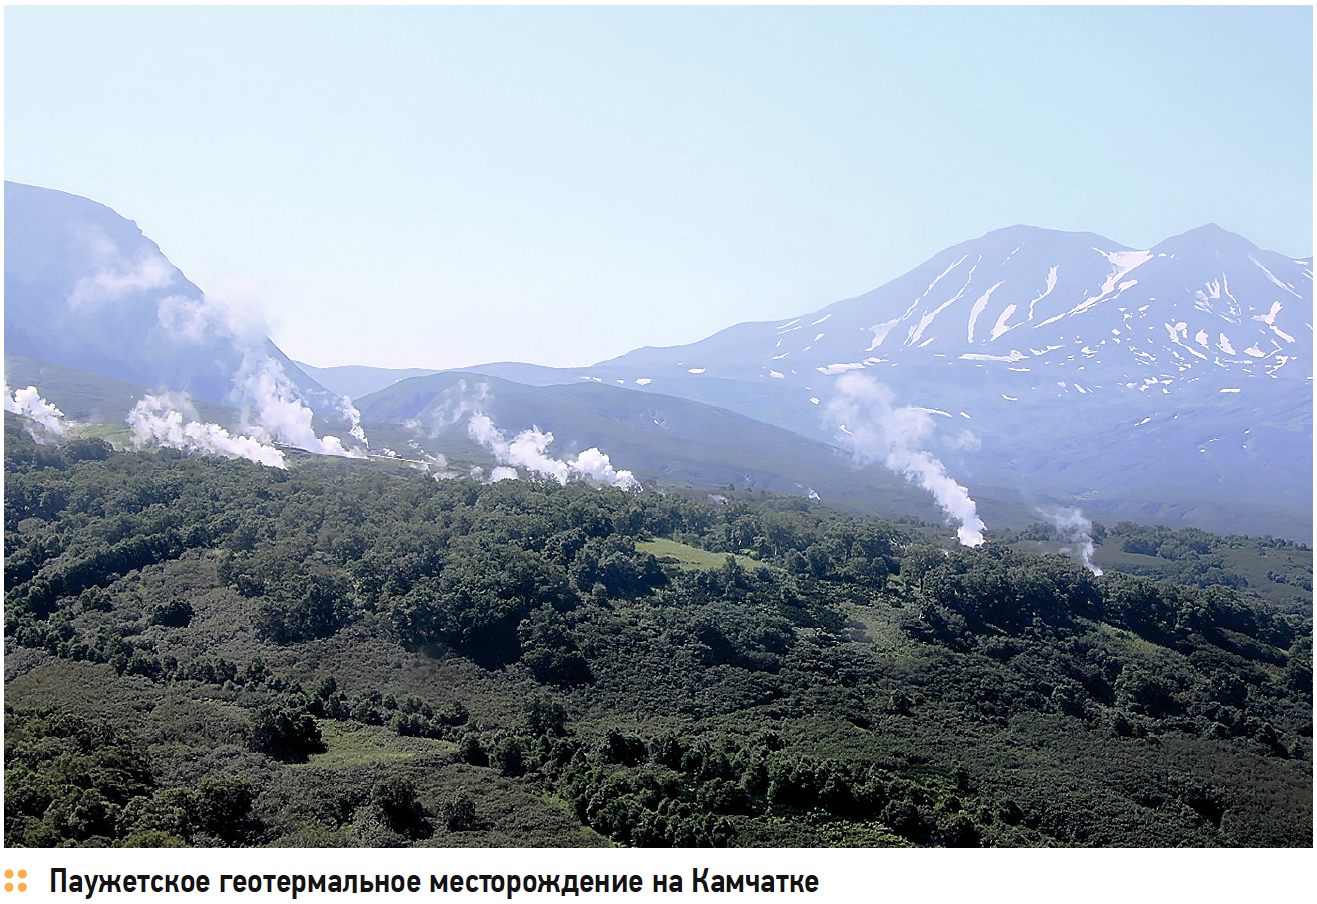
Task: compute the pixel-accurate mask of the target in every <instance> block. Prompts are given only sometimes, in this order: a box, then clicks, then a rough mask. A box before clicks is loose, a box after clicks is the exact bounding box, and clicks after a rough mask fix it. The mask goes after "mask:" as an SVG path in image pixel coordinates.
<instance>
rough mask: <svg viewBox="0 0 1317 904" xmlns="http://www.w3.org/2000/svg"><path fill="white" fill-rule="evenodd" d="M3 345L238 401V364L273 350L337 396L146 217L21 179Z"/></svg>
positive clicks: (300, 379) (10, 204)
mask: <svg viewBox="0 0 1317 904" xmlns="http://www.w3.org/2000/svg"><path fill="white" fill-rule="evenodd" d="M5 351H6V353H7V354H12V355H21V356H24V357H27V358H31V359H34V360H38V361H46V362H50V363H53V364H60V365H63V366H65V367H72V368H77V369H79V370H83V371H89V372H93V373H99V374H104V375H106V376H109V377H114V378H116V379H119V380H125V381H128V382H130V383H135V384H140V385H143V386H147V387H151V388H153V389H165V390H171V391H178V392H186V393H188V394H189V395H191V396H194V397H196V398H198V399H203V400H205V401H209V402H215V403H225V402H233V401H240V400H241V398H240V397H241V395H242V387H240V386H239V385H237V384H238V383H240V382H242V379H243V377H241V376H240V374H243V375H247V376H249V375H250V372H251V371H252V369H253V368H259V367H262V366H264V365H265V362H267V361H270V362H274V363H275V364H276V365H277V366H278V368H279V370H281V371H282V373H283V375H284V376H285V377H286V379H287V380H288V382H289V383H291V384H292V386H293V387H295V389H296V391H297V392H298V393H299V394H300V395H301V396H302V397H303V398H304V399H306V400H307V401H308V402H309V403H310V404H311V405H312V406H313V407H315V408H319V409H325V410H334V409H335V408H336V407H337V406H338V399H337V397H335V396H333V395H332V394H331V393H329V392H327V391H326V390H325V388H324V387H323V386H321V385H320V384H318V383H317V382H316V381H315V380H313V379H311V378H310V377H308V376H307V375H306V374H305V373H303V372H302V371H301V370H300V369H299V368H298V367H297V366H296V365H295V364H293V362H292V361H291V360H289V358H288V357H287V356H286V355H284V353H283V352H282V351H280V350H279V349H278V348H277V347H276V346H275V345H274V343H273V342H271V341H270V340H269V339H268V338H267V337H265V336H264V335H261V333H260V331H259V328H258V327H255V326H253V325H251V324H247V323H243V322H242V321H241V319H240V318H238V317H236V316H235V315H234V313H233V312H231V311H229V310H227V309H226V308H225V307H224V306H223V305H220V304H218V303H216V302H214V301H213V300H211V299H208V298H207V297H206V295H205V293H204V292H202V290H201V289H199V288H198V287H197V286H196V285H194V284H193V283H192V282H191V281H190V280H188V278H187V277H186V276H184V275H183V273H182V272H181V271H180V270H179V269H178V268H177V267H175V266H174V265H173V264H171V263H170V262H169V259H168V258H166V257H165V255H164V254H163V253H162V252H161V250H160V247H159V246H158V245H156V243H155V242H153V241H151V240H150V239H149V238H147V237H146V236H145V235H143V234H142V231H141V229H139V228H138V226H137V224H136V223H134V222H133V221H131V220H128V219H125V218H124V217H122V216H120V215H119V214H117V213H115V212H114V211H113V210H111V209H110V208H108V207H106V206H105V205H103V204H98V203H96V202H95V201H90V200H88V199H86V198H81V197H78V196H77V195H71V194H67V193H65V192H61V191H53V190H51V189H47V188H39V187H36V186H32V185H21V184H19V183H15V182H6V183H5ZM244 367H246V368H247V370H246V371H244Z"/></svg>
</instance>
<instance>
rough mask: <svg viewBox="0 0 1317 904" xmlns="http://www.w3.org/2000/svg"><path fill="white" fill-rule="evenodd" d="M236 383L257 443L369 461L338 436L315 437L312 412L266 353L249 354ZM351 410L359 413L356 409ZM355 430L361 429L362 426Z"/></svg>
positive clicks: (237, 391)
mask: <svg viewBox="0 0 1317 904" xmlns="http://www.w3.org/2000/svg"><path fill="white" fill-rule="evenodd" d="M233 381H234V396H235V397H236V398H237V400H238V401H239V402H240V403H241V404H243V405H246V406H248V407H249V408H250V410H249V411H248V412H247V413H246V416H247V419H248V422H247V425H246V426H247V429H250V430H251V431H252V432H253V434H254V435H255V436H256V438H257V439H259V440H261V441H263V442H279V443H283V444H284V445H288V446H296V447H297V448H299V449H305V450H306V451H308V452H316V453H319V454H320V455H337V456H340V457H344V458H366V457H368V456H367V455H366V453H365V452H363V451H362V450H360V449H349V448H347V447H345V446H344V445H343V441H342V440H341V439H339V438H338V437H337V436H328V435H326V436H324V437H319V436H316V433H315V430H314V429H312V427H311V418H312V412H311V409H310V408H308V407H307V406H306V404H305V403H304V402H303V401H302V399H301V395H300V393H299V392H298V390H297V387H296V386H295V385H293V381H292V380H290V379H288V375H287V374H285V373H284V369H283V367H282V365H280V364H279V362H278V361H276V360H274V359H273V358H271V357H270V356H269V355H267V354H265V353H264V352H263V351H261V352H249V353H248V354H247V355H246V356H245V357H244V358H243V361H242V366H241V367H240V368H239V369H238V372H237V373H236V374H235V375H234V377H233ZM352 410H353V411H356V409H355V408H354V409H352ZM358 418H360V415H358ZM356 426H357V428H358V429H360V424H359V423H358V424H357V425H356ZM362 435H363V436H364V434H362Z"/></svg>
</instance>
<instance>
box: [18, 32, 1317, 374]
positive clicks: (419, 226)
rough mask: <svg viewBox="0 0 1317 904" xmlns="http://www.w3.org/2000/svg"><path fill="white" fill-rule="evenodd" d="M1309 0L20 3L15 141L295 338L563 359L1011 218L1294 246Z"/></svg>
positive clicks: (360, 352)
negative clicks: (1193, 3) (1136, 2)
mask: <svg viewBox="0 0 1317 904" xmlns="http://www.w3.org/2000/svg"><path fill="white" fill-rule="evenodd" d="M1312 16H1313V13H1312V8H1311V7H1302V6H1299V7H1270V8H1257V7H1226V8H1222V7H1158V8H1140V7H1042V8H1039V7H968V8H967V7H876V8H875V7H831V8H811V7H786V8H777V7H756V8H738V7H721V8H700V7H695V8H691V7H657V8H655V7H646V8H632V7H581V8H536V7H530V8H484V7H474V8H444V7H395V8H378V7H357V8H339V7H313V8H297V7H293V8H287V7H285V8H264V7H216V8H208V7H186V8H161V7H139V8H105V7H93V8H87V7H80V8H70V7H12V6H10V7H6V9H5V12H4V23H5V30H4V49H5V64H4V66H5V70H4V75H5V87H4V91H5V121H4V125H5V132H4V135H5V163H4V170H5V178H7V179H12V180H16V181H19V182H27V183H33V184H37V185H43V186H47V187H50V188H57V189H61V190H64V191H69V192H73V193H75V194H80V195H85V196H87V197H90V198H93V199H94V200H97V201H100V202H102V203H104V204H108V205H109V206H111V207H113V208H114V209H115V210H117V211H118V212H119V213H121V214H123V215H124V216H126V217H129V218H130V219H134V220H136V221H137V222H138V224H139V225H140V226H141V227H142V229H143V230H144V231H145V232H146V233H147V235H149V236H150V237H151V238H153V239H155V240H156V241H157V242H158V243H159V244H160V246H161V248H162V249H163V250H164V252H165V254H166V255H167V256H169V258H170V259H171V260H172V261H173V262H174V263H175V264H177V265H178V266H179V267H181V268H182V269H183V271H184V272H185V273H186V274H187V275H188V276H189V277H190V278H191V279H192V280H193V281H194V282H196V283H197V284H198V285H200V286H201V287H202V288H203V289H205V290H207V291H208V292H211V293H213V294H216V295H223V294H227V295H229V296H231V297H241V298H245V299H247V300H248V301H249V302H250V303H254V304H258V305H259V306H260V307H261V308H262V309H263V310H264V312H265V314H266V316H267V317H268V319H269V321H270V329H271V334H272V336H273V338H274V339H275V341H276V342H278V343H279V344H280V346H281V347H282V348H284V350H285V351H286V352H288V353H289V354H290V355H292V356H293V357H294V358H298V359H300V360H304V361H306V362H308V363H310V364H314V365H317V366H329V365H335V364H349V363H357V364H372V365H379V366H429V367H456V366H463V365H470V364H476V363H480V362H484V361H492V360H523V361H532V362H536V363H543V364H554V365H578V364H588V363H592V362H594V361H597V360H601V359H604V358H608V357H612V356H614V355H617V354H621V353H622V352H625V351H627V350H629V349H631V348H633V347H636V346H639V345H645V344H651V345H670V344H675V343H680V342H688V341H693V340H695V339H698V338H701V337H703V336H705V335H707V334H709V333H711V332H713V331H715V330H717V329H720V328H722V327H725V326H728V325H731V324H733V323H736V322H739V321H743V320H765V319H773V318H781V317H787V316H792V315H795V314H798V313H802V312H806V311H809V310H813V309H815V308H817V307H820V306H822V305H824V304H827V303H829V302H832V301H836V300H838V299H841V298H846V297H850V296H853V295H857V294H859V293H861V292H865V291H868V290H869V289H871V288H874V287H876V286H878V285H881V284H882V283H884V282H886V281H888V280H889V279H892V278H894V277H896V276H898V275H900V274H901V273H903V272H905V271H906V270H908V269H910V268H912V267H914V266H916V265H918V264H919V263H921V262H923V261H924V260H925V259H927V258H928V257H930V256H931V255H933V254H934V253H936V252H937V251H940V250H941V249H943V248H945V247H947V246H948V245H952V244H954V243H956V242H960V241H963V240H965V239H969V238H973V237H976V236H979V235H981V234H983V233H984V232H987V231H989V230H991V229H995V228H998V227H1001V226H1008V225H1012V224H1015V223H1028V224H1031V225H1035V226H1042V227H1048V228H1055V229H1065V230H1078V231H1091V232H1096V233H1099V234H1101V235H1104V236H1106V237H1108V238H1110V239H1113V240H1115V241H1118V242H1122V243H1124V244H1126V245H1130V246H1134V247H1137V248H1145V247H1148V246H1150V245H1152V244H1154V243H1156V242H1158V241H1160V240H1161V239H1163V238H1166V237H1168V236H1170V235H1175V234H1178V233H1180V232H1184V231H1186V230H1188V229H1191V228H1194V227H1196V226H1200V225H1202V224H1204V223H1207V222H1216V223H1218V224H1220V225H1221V226H1223V227H1224V228H1226V229H1229V230H1231V231H1234V232H1237V233H1240V234H1241V235H1244V236H1245V237H1247V238H1249V239H1250V240H1252V241H1253V242H1255V243H1257V244H1258V245H1260V246H1262V247H1264V248H1267V249H1270V250H1274V251H1279V252H1281V253H1284V254H1287V255H1290V256H1294V257H1303V256H1307V255H1309V254H1311V253H1312V250H1313V248H1312V225H1313V206H1312V200H1313V182H1312V174H1313V152H1312V135H1313V118H1312V117H1313V96H1312V89H1313V63H1312V40H1313V19H1312Z"/></svg>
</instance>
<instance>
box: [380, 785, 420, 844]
mask: <svg viewBox="0 0 1317 904" xmlns="http://www.w3.org/2000/svg"><path fill="white" fill-rule="evenodd" d="M370 796H371V800H372V801H373V802H374V804H375V806H377V807H379V809H380V812H381V813H382V814H383V815H384V822H385V824H386V825H388V827H389V828H390V829H392V830H393V831H395V832H397V833H399V834H401V835H406V836H407V837H409V838H425V837H428V836H429V834H430V823H429V821H428V820H427V819H426V816H425V808H424V807H422V806H421V802H420V800H418V799H417V796H416V785H415V784H413V783H412V782H411V781H410V780H409V779H407V778H404V777H403V776H400V775H393V776H390V777H389V778H386V779H384V780H383V781H381V782H379V783H378V784H376V785H375V787H374V788H372V789H371V792H370Z"/></svg>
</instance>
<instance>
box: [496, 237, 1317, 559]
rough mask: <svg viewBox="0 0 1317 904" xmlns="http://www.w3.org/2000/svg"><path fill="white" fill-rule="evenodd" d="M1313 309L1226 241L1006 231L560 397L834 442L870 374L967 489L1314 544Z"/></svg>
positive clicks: (661, 354) (1295, 287)
mask: <svg viewBox="0 0 1317 904" xmlns="http://www.w3.org/2000/svg"><path fill="white" fill-rule="evenodd" d="M1312 297H1313V296H1312V261H1311V259H1305V260H1292V259H1290V258H1286V257H1284V256H1282V255H1278V254H1275V253H1272V252H1268V251H1264V250H1262V249H1259V248H1257V247H1256V246H1255V245H1253V244H1252V243H1250V242H1248V241H1247V240H1245V239H1243V238H1241V237H1240V236H1237V235H1233V234H1231V233H1229V232H1227V231H1225V230H1223V229H1220V228H1219V227H1217V226H1211V225H1209V226H1205V227H1202V228H1199V229H1195V230H1192V231H1190V232H1187V233H1185V234H1183V235H1180V236H1175V237H1173V238H1170V239H1167V240H1166V241H1164V242H1161V243H1159V244H1157V245H1156V246H1154V247H1153V248H1150V249H1146V250H1138V249H1131V248H1129V247H1127V246H1124V245H1120V244H1117V243H1114V242H1111V241H1110V240H1108V239H1104V238H1102V237H1100V236H1096V235H1093V234H1090V233H1065V232H1057V231H1051V230H1043V229H1037V228H1034V227H1028V226H1015V227H1010V228H1008V229H1000V230H996V231H994V232H991V233H988V234H987V235H985V236H983V237H981V238H979V239H975V240H972V241H969V242H963V243H961V244H959V245H956V246H954V247H952V248H948V249H947V250H946V251H943V252H941V253H940V254H938V255H936V256H934V257H933V258H932V259H930V260H929V261H927V262H926V263H924V264H922V265H920V266H919V267H916V268H915V269H913V270H911V271H910V272H909V273H907V274H905V275H904V276H901V277H899V278H898V279H895V280H893V281H892V282H890V283H887V284H886V285H884V286H882V287H880V288H878V289H875V290H873V291H872V292H868V293H866V294H864V295H861V296H858V297H856V298H852V299H847V300H843V301H839V302H836V303H834V304H831V305H828V306H826V307H824V308H820V309H819V310H816V311H813V312H810V313H808V314H802V315H801V316H799V317H795V318H791V319H788V320H783V321H773V322H758V323H742V324H737V325H735V326H732V327H729V328H727V329H725V330H722V331H721V332H719V333H716V334H714V335H713V336H710V337H708V338H706V339H703V340H700V341H699V342H695V343H691V344H689V345H684V346H676V347H671V348H641V349H637V350H635V351H632V352H629V353H627V354H625V355H622V356H621V357H618V358H614V359H612V360H609V361H604V362H601V363H600V364H597V365H595V366H593V367H590V368H581V369H564V370H562V371H560V372H558V374H557V377H558V378H560V379H561V380H562V381H563V382H566V381H568V380H571V379H577V380H591V381H600V382H604V383H609V384H613V385H622V386H628V387H631V388H635V389H641V390H645V391H649V392H658V393H663V394H667V395H673V396H680V397H683V398H690V399H697V400H699V401H702V402H705V403H707V404H711V405H716V406H721V407H725V408H729V409H732V410H735V411H738V412H740V413H742V414H745V415H747V416H749V417H753V418H756V419H759V420H763V421H765V422H767V423H772V424H776V425H778V426H782V427H785V428H787V429H790V430H793V431H796V432H798V433H801V434H802V435H805V436H810V437H813V438H816V439H821V440H824V441H828V442H843V443H844V442H845V441H846V438H845V434H844V432H843V430H842V429H841V428H842V426H843V425H840V424H838V423H836V420H835V418H830V417H828V415H827V409H828V403H829V402H830V400H832V399H833V398H834V397H836V396H837V393H838V389H837V385H836V381H837V379H838V377H840V376H841V375H842V374H848V373H861V374H864V375H866V376H868V377H869V378H871V379H873V380H874V381H877V382H879V383H881V384H883V385H885V386H888V387H890V388H891V390H892V392H893V395H894V398H895V404H897V405H908V406H914V407H916V408H922V409H924V410H925V411H927V412H929V413H931V414H932V415H933V417H934V418H935V422H936V424H937V429H936V430H934V431H932V432H931V435H929V436H928V437H926V439H925V442H926V444H927V448H928V449H929V450H930V451H931V452H933V453H935V454H936V455H938V456H939V457H940V458H941V459H942V460H943V461H944V462H945V464H946V466H947V468H948V469H949V471H950V473H952V474H953V475H955V476H957V477H958V478H960V479H961V480H963V481H965V482H966V483H969V484H970V485H971V486H972V485H973V484H974V483H975V482H978V483H987V484H998V485H1010V486H1017V487H1019V488H1020V489H1021V490H1022V491H1024V492H1026V493H1027V492H1030V491H1032V492H1038V493H1046V494H1052V495H1058V496H1062V497H1066V498H1069V499H1070V500H1072V501H1073V502H1076V503H1083V504H1085V505H1086V506H1092V507H1093V508H1094V509H1095V510H1097V511H1115V510H1117V509H1121V510H1125V511H1128V510H1130V509H1131V508H1133V509H1134V510H1136V511H1142V512H1145V513H1147V514H1146V515H1145V517H1152V518H1157V517H1171V518H1172V523H1183V524H1190V525H1195V526H1200V527H1207V528H1210V529H1214V530H1219V531H1223V532H1227V533H1228V532H1231V531H1240V530H1247V531H1254V532H1277V533H1282V534H1284V535H1286V536H1292V537H1296V538H1301V539H1310V538H1311V536H1312V509H1311V504H1310V500H1311V498H1312V319H1313V316H1312V312H1313V303H1312ZM475 369H476V370H479V371H481V372H486V373H493V374H499V375H504V376H509V377H512V378H514V379H515V378H517V374H518V371H517V370H516V369H514V368H511V367H510V366H508V365H505V364H500V365H491V366H488V367H481V368H475ZM533 377H534V379H535V381H536V382H541V383H542V382H548V381H549V380H551V379H554V378H555V375H554V374H551V373H543V372H540V371H536V372H535V373H534V374H533Z"/></svg>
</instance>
